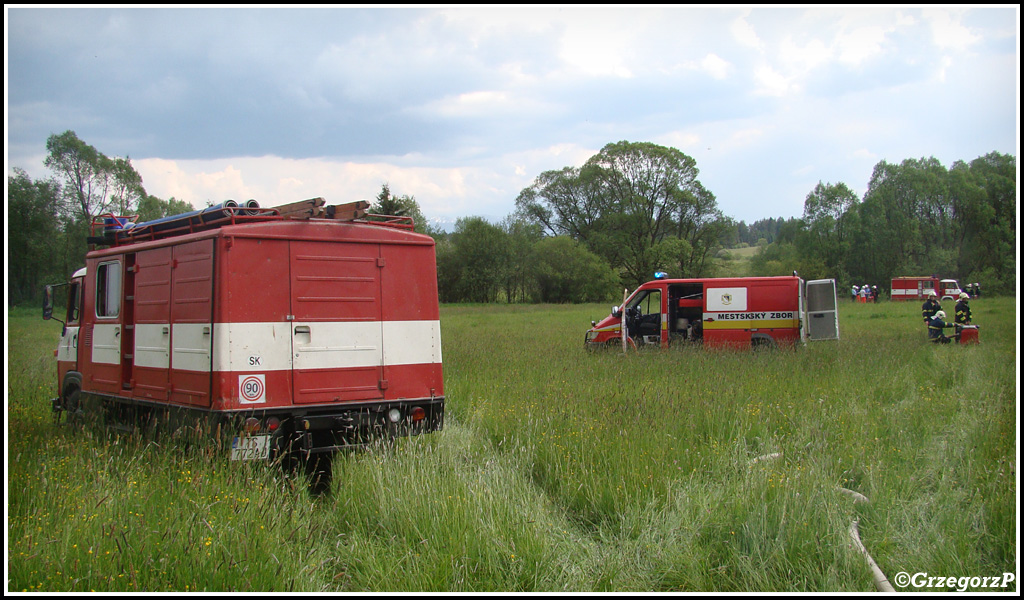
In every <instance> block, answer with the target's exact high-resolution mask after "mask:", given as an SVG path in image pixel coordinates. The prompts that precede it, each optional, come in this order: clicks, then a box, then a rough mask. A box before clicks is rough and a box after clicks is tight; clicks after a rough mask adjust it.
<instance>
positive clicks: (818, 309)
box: [804, 279, 839, 340]
mask: <svg viewBox="0 0 1024 600" xmlns="http://www.w3.org/2000/svg"><path fill="white" fill-rule="evenodd" d="M805 299H806V304H805V307H804V308H805V310H806V318H805V321H804V322H805V323H806V327H807V330H806V331H807V339H809V340H838V339H839V312H838V310H837V306H836V280H835V279H816V280H814V281H808V282H807V291H806V297H805Z"/></svg>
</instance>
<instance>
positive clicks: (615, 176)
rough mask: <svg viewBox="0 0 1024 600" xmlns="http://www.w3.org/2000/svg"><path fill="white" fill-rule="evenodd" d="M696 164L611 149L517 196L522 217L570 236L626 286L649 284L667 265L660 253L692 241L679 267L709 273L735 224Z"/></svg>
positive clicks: (637, 147) (674, 155)
mask: <svg viewBox="0 0 1024 600" xmlns="http://www.w3.org/2000/svg"><path fill="white" fill-rule="evenodd" d="M697 173H698V170H697V166H696V161H694V159H693V158H691V157H689V156H687V155H686V154H684V153H682V152H680V151H679V150H677V149H675V148H668V147H664V146H658V145H655V144H651V143H635V142H625V141H623V142H617V143H612V144H608V145H606V146H605V147H604V148H602V149H601V151H600V152H599V153H598V154H596V155H594V156H592V157H591V158H590V159H589V160H588V161H587V162H586V163H585V164H584V165H583V166H582V167H580V168H576V167H565V168H563V169H561V170H558V171H547V172H545V173H542V174H541V175H540V176H538V177H537V179H536V180H534V183H533V184H532V185H531V186H530V187H528V188H526V189H524V190H523V191H522V192H520V194H519V196H518V197H517V198H516V211H517V215H519V216H521V217H523V218H526V219H530V220H532V221H534V222H536V223H539V224H540V225H541V226H543V227H544V229H545V231H546V232H547V233H549V234H550V235H553V236H558V235H568V236H571V237H572V238H573V239H576V240H579V241H580V242H582V243H583V244H585V245H586V247H587V248H588V249H589V250H590V251H592V252H594V253H595V254H597V255H599V256H601V257H602V258H604V259H605V260H606V261H608V263H609V264H611V265H612V266H613V267H615V268H617V269H620V270H621V271H622V273H623V280H624V281H623V283H625V284H626V285H635V284H637V283H640V282H642V281H646V280H647V279H650V277H651V274H652V273H653V271H654V270H655V269H656V268H658V267H659V263H660V261H662V260H663V259H664V254H663V253H662V252H659V251H656V250H655V247H656V246H658V244H660V243H661V242H663V241H664V240H666V239H668V238H673V237H675V238H679V239H685V240H686V241H687V242H688V243H689V244H690V250H691V254H690V255H689V256H687V257H680V264H679V267H680V269H681V270H683V271H688V272H689V273H690V274H697V273H700V272H703V271H704V270H705V269H706V268H707V265H708V257H709V256H710V253H711V249H712V248H713V247H714V246H715V245H716V244H717V243H718V239H719V238H720V237H721V235H722V234H723V233H724V231H725V229H726V228H727V227H728V225H729V223H728V221H727V220H725V219H724V218H723V217H722V215H721V213H720V212H719V211H718V209H717V207H716V202H715V198H714V195H713V194H711V193H710V192H708V191H707V190H706V189H705V188H704V187H703V186H701V185H700V183H699V182H698V181H697Z"/></svg>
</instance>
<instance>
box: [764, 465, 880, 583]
mask: <svg viewBox="0 0 1024 600" xmlns="http://www.w3.org/2000/svg"><path fill="white" fill-rule="evenodd" d="M781 456H782V453H781V452H772V453H771V454H765V455H762V456H758V457H755V458H753V459H751V461H750V464H751V465H754V464H757V463H759V462H763V461H766V460H773V459H776V458H779V457H781ZM837 489H838V490H839V491H840V492H841V493H842V494H844V495H846V496H849V497H850V498H853V503H854V504H867V503H868V498H867V496H865V495H864V494H861V493H859V492H855V491H853V490H849V489H846V488H844V487H838V488H837ZM857 523H858V520H857V519H854V520H853V523H850V529H849V533H850V537H851V538H852V539H853V543H854V545H855V546H857V549H858V550H859V551H860V553H861V554H863V555H864V558H865V559H867V562H868V567H869V568H870V569H871V579H872V581H873V582H874V584H875V589H876V590H878V591H879V592H895V591H896V589H895V588H893V587H892V584H891V583H889V579H888V578H887V577H886V576H885V573H883V572H882V569H880V568H879V567H878V564H877V563H876V562H875V561H874V559H873V558H871V554H869V553H868V551H867V548H865V547H864V544H863V543H861V541H860V532H859V531H858V529H857Z"/></svg>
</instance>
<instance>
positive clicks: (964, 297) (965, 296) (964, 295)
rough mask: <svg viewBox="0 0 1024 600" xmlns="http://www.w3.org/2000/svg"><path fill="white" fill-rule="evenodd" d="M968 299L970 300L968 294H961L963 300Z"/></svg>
mask: <svg viewBox="0 0 1024 600" xmlns="http://www.w3.org/2000/svg"><path fill="white" fill-rule="evenodd" d="M968 298H970V296H968V295H967V292H960V299H961V300H967V299H968Z"/></svg>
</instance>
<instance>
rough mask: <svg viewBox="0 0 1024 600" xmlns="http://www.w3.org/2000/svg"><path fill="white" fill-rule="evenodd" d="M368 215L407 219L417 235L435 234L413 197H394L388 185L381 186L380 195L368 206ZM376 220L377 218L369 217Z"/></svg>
mask: <svg viewBox="0 0 1024 600" xmlns="http://www.w3.org/2000/svg"><path fill="white" fill-rule="evenodd" d="M369 212H370V214H372V215H390V216H394V217H409V218H411V219H412V222H413V229H414V231H416V232H418V233H425V234H427V235H433V234H434V233H435V232H434V231H433V229H432V228H431V227H430V223H428V222H427V219H426V217H424V216H423V213H422V212H421V211H420V205H419V203H418V202H416V198H415V196H395V195H392V193H391V187H390V186H389V185H388V184H386V183H385V184H382V185H381V190H380V193H378V194H377V198H376V200H374V202H373V203H372V204H370V210H369ZM370 218H371V219H376V218H377V217H370Z"/></svg>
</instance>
